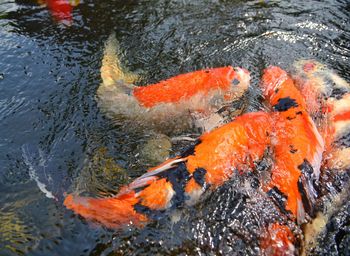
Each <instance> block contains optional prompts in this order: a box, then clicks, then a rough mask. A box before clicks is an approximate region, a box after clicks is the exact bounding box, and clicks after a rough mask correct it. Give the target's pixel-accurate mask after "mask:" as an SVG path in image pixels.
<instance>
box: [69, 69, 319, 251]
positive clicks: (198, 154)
mask: <svg viewBox="0 0 350 256" xmlns="http://www.w3.org/2000/svg"><path fill="white" fill-rule="evenodd" d="M261 87H262V90H263V93H264V96H265V97H266V99H267V101H268V103H269V104H270V105H271V110H273V112H272V113H269V112H256V113H248V114H245V115H242V116H239V117H237V118H236V119H235V120H234V121H232V122H230V123H228V124H225V125H223V126H221V127H219V128H216V129H214V130H212V131H210V132H207V133H205V134H203V135H202V136H201V137H200V138H199V139H198V141H197V143H196V145H194V146H193V147H190V148H189V149H188V150H186V151H185V152H183V153H182V154H181V155H180V156H178V157H175V158H173V159H170V160H168V161H166V162H164V163H163V164H161V165H159V166H157V167H155V168H152V169H150V170H149V171H148V172H147V173H145V174H144V175H142V176H141V177H139V178H137V179H136V180H134V181H133V182H132V183H131V184H129V185H128V186H125V187H123V188H122V189H121V190H120V192H119V193H118V194H117V195H116V196H114V197H111V198H89V197H80V196H75V195H72V194H70V195H68V196H67V197H66V198H65V201H64V205H65V206H66V207H67V208H68V209H71V210H73V211H74V212H75V213H77V214H79V215H81V216H83V217H84V218H86V219H89V220H93V221H97V222H100V223H102V224H103V225H105V226H106V227H109V228H119V227H122V226H123V225H126V224H129V223H132V224H133V225H136V226H142V225H144V224H145V223H147V222H148V221H150V220H152V219H156V218H157V216H159V214H160V213H162V212H164V211H166V210H167V209H172V208H178V207H179V206H182V205H183V204H189V205H191V204H193V203H195V202H197V201H198V200H199V199H200V197H201V195H202V194H203V193H204V192H205V191H213V190H215V189H217V188H218V187H219V186H221V185H223V184H224V183H225V182H226V181H228V180H229V179H231V178H234V177H235V175H240V174H242V173H254V172H255V171H256V169H257V168H258V166H259V163H260V162H261V161H262V159H263V158H264V157H266V154H265V153H266V151H269V150H270V149H272V152H273V153H272V155H271V156H269V157H271V158H273V159H274V160H275V163H274V165H273V166H272V170H271V173H270V177H269V178H267V179H263V180H261V184H262V189H263V190H264V191H265V192H266V193H267V195H268V197H269V198H271V199H272V200H273V201H274V203H275V204H276V206H277V207H278V208H279V209H280V211H281V213H283V214H285V215H286V216H288V218H289V219H290V220H292V221H295V220H297V221H298V222H299V223H302V222H304V221H305V218H306V214H305V211H306V213H308V214H310V215H312V212H313V207H314V203H315V199H316V197H317V193H316V191H315V189H314V187H313V181H314V180H317V179H318V175H319V168H320V162H321V155H322V152H323V140H322V138H321V136H320V134H319V133H318V131H317V129H316V126H315V124H314V122H313V121H312V119H311V117H310V116H309V114H308V112H307V111H306V103H305V102H304V100H303V97H302V96H301V94H300V92H299V91H298V90H297V89H296V87H295V85H294V83H293V80H292V79H291V78H290V77H289V76H288V75H287V73H286V72H285V71H283V70H282V69H280V68H278V67H270V68H268V69H266V70H265V72H264V75H263V78H262V86H261ZM294 241H295V237H294V235H293V232H292V231H291V230H290V228H289V226H288V225H287V224H286V223H272V224H270V225H268V226H267V227H266V230H265V232H264V233H263V234H262V240H261V246H262V248H263V250H264V251H265V252H267V253H268V254H270V255H288V254H292V253H294V251H295V248H294V245H293V243H294Z"/></svg>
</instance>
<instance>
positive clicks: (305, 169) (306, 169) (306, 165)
mask: <svg viewBox="0 0 350 256" xmlns="http://www.w3.org/2000/svg"><path fill="white" fill-rule="evenodd" d="M298 169H299V170H300V171H301V172H302V173H303V174H305V175H307V174H308V175H311V174H313V173H314V168H313V167H312V165H311V164H310V162H309V161H308V160H307V159H304V162H303V163H302V164H301V165H299V166H298Z"/></svg>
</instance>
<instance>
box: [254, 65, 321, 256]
mask: <svg viewBox="0 0 350 256" xmlns="http://www.w3.org/2000/svg"><path fill="white" fill-rule="evenodd" d="M261 88H262V91H263V95H264V97H265V99H266V100H267V102H268V104H269V106H270V109H271V111H273V112H272V119H273V123H274V124H275V125H274V130H273V133H274V135H273V138H274V139H273V151H274V164H273V166H272V169H271V178H270V180H266V181H263V182H264V183H263V185H262V187H263V190H264V191H265V192H266V193H267V194H268V195H269V196H270V197H271V199H272V200H273V201H274V202H275V204H276V205H277V206H278V207H279V209H280V211H281V212H282V213H284V214H285V215H287V216H288V217H289V219H291V220H293V221H297V222H298V224H301V223H305V222H306V216H307V215H306V214H309V215H310V216H313V214H314V208H315V204H316V199H317V192H316V189H315V188H314V185H313V184H314V182H315V181H318V179H319V175H320V165H321V161H322V153H323V151H324V141H323V139H322V137H321V135H320V134H319V132H318V130H317V128H316V125H315V123H314V122H313V120H312V119H311V117H310V115H309V113H308V112H307V111H306V103H305V101H304V98H303V96H302V94H301V93H300V91H299V90H298V89H297V88H296V86H295V84H294V81H293V80H292V78H291V77H290V76H289V75H288V74H287V73H286V72H285V71H284V70H282V69H280V68H279V67H269V68H267V69H265V70H264V74H263V76H262V82H261ZM267 232H268V233H270V234H271V235H270V236H268V237H264V238H263V239H262V241H261V244H262V246H264V248H265V250H266V251H268V252H269V253H270V254H272V255H289V254H293V253H294V250H295V249H294V246H293V242H294V241H295V240H296V238H295V237H294V235H293V233H292V232H291V230H290V229H289V227H288V226H287V225H286V224H284V223H273V224H271V225H269V227H268V230H267ZM271 237H275V238H277V237H278V239H275V240H273V239H271Z"/></svg>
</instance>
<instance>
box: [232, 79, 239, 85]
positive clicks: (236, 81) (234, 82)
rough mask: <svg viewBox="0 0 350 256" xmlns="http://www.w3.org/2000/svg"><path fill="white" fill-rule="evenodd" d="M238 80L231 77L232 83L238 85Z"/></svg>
mask: <svg viewBox="0 0 350 256" xmlns="http://www.w3.org/2000/svg"><path fill="white" fill-rule="evenodd" d="M239 83H240V82H239V80H238V79H237V78H235V79H233V81H232V84H233V85H238V84H239Z"/></svg>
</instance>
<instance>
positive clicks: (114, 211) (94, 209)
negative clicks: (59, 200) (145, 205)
mask: <svg viewBox="0 0 350 256" xmlns="http://www.w3.org/2000/svg"><path fill="white" fill-rule="evenodd" d="M136 203H137V198H136V197H135V193H132V192H131V193H129V194H126V195H123V196H116V197H111V198H90V197H80V196H76V195H72V194H69V195H68V196H67V197H66V198H65V200H64V205H65V206H66V207H67V208H68V209H70V210H72V211H74V212H75V213H76V214H79V215H81V216H82V217H84V218H85V219H88V220H92V221H97V222H99V223H101V224H103V225H104V226H106V227H107V228H119V227H121V226H123V225H126V224H133V225H135V226H139V225H142V223H144V222H146V221H147V218H146V216H144V215H142V214H139V213H137V212H136V211H135V209H134V205H135V204H136Z"/></svg>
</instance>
